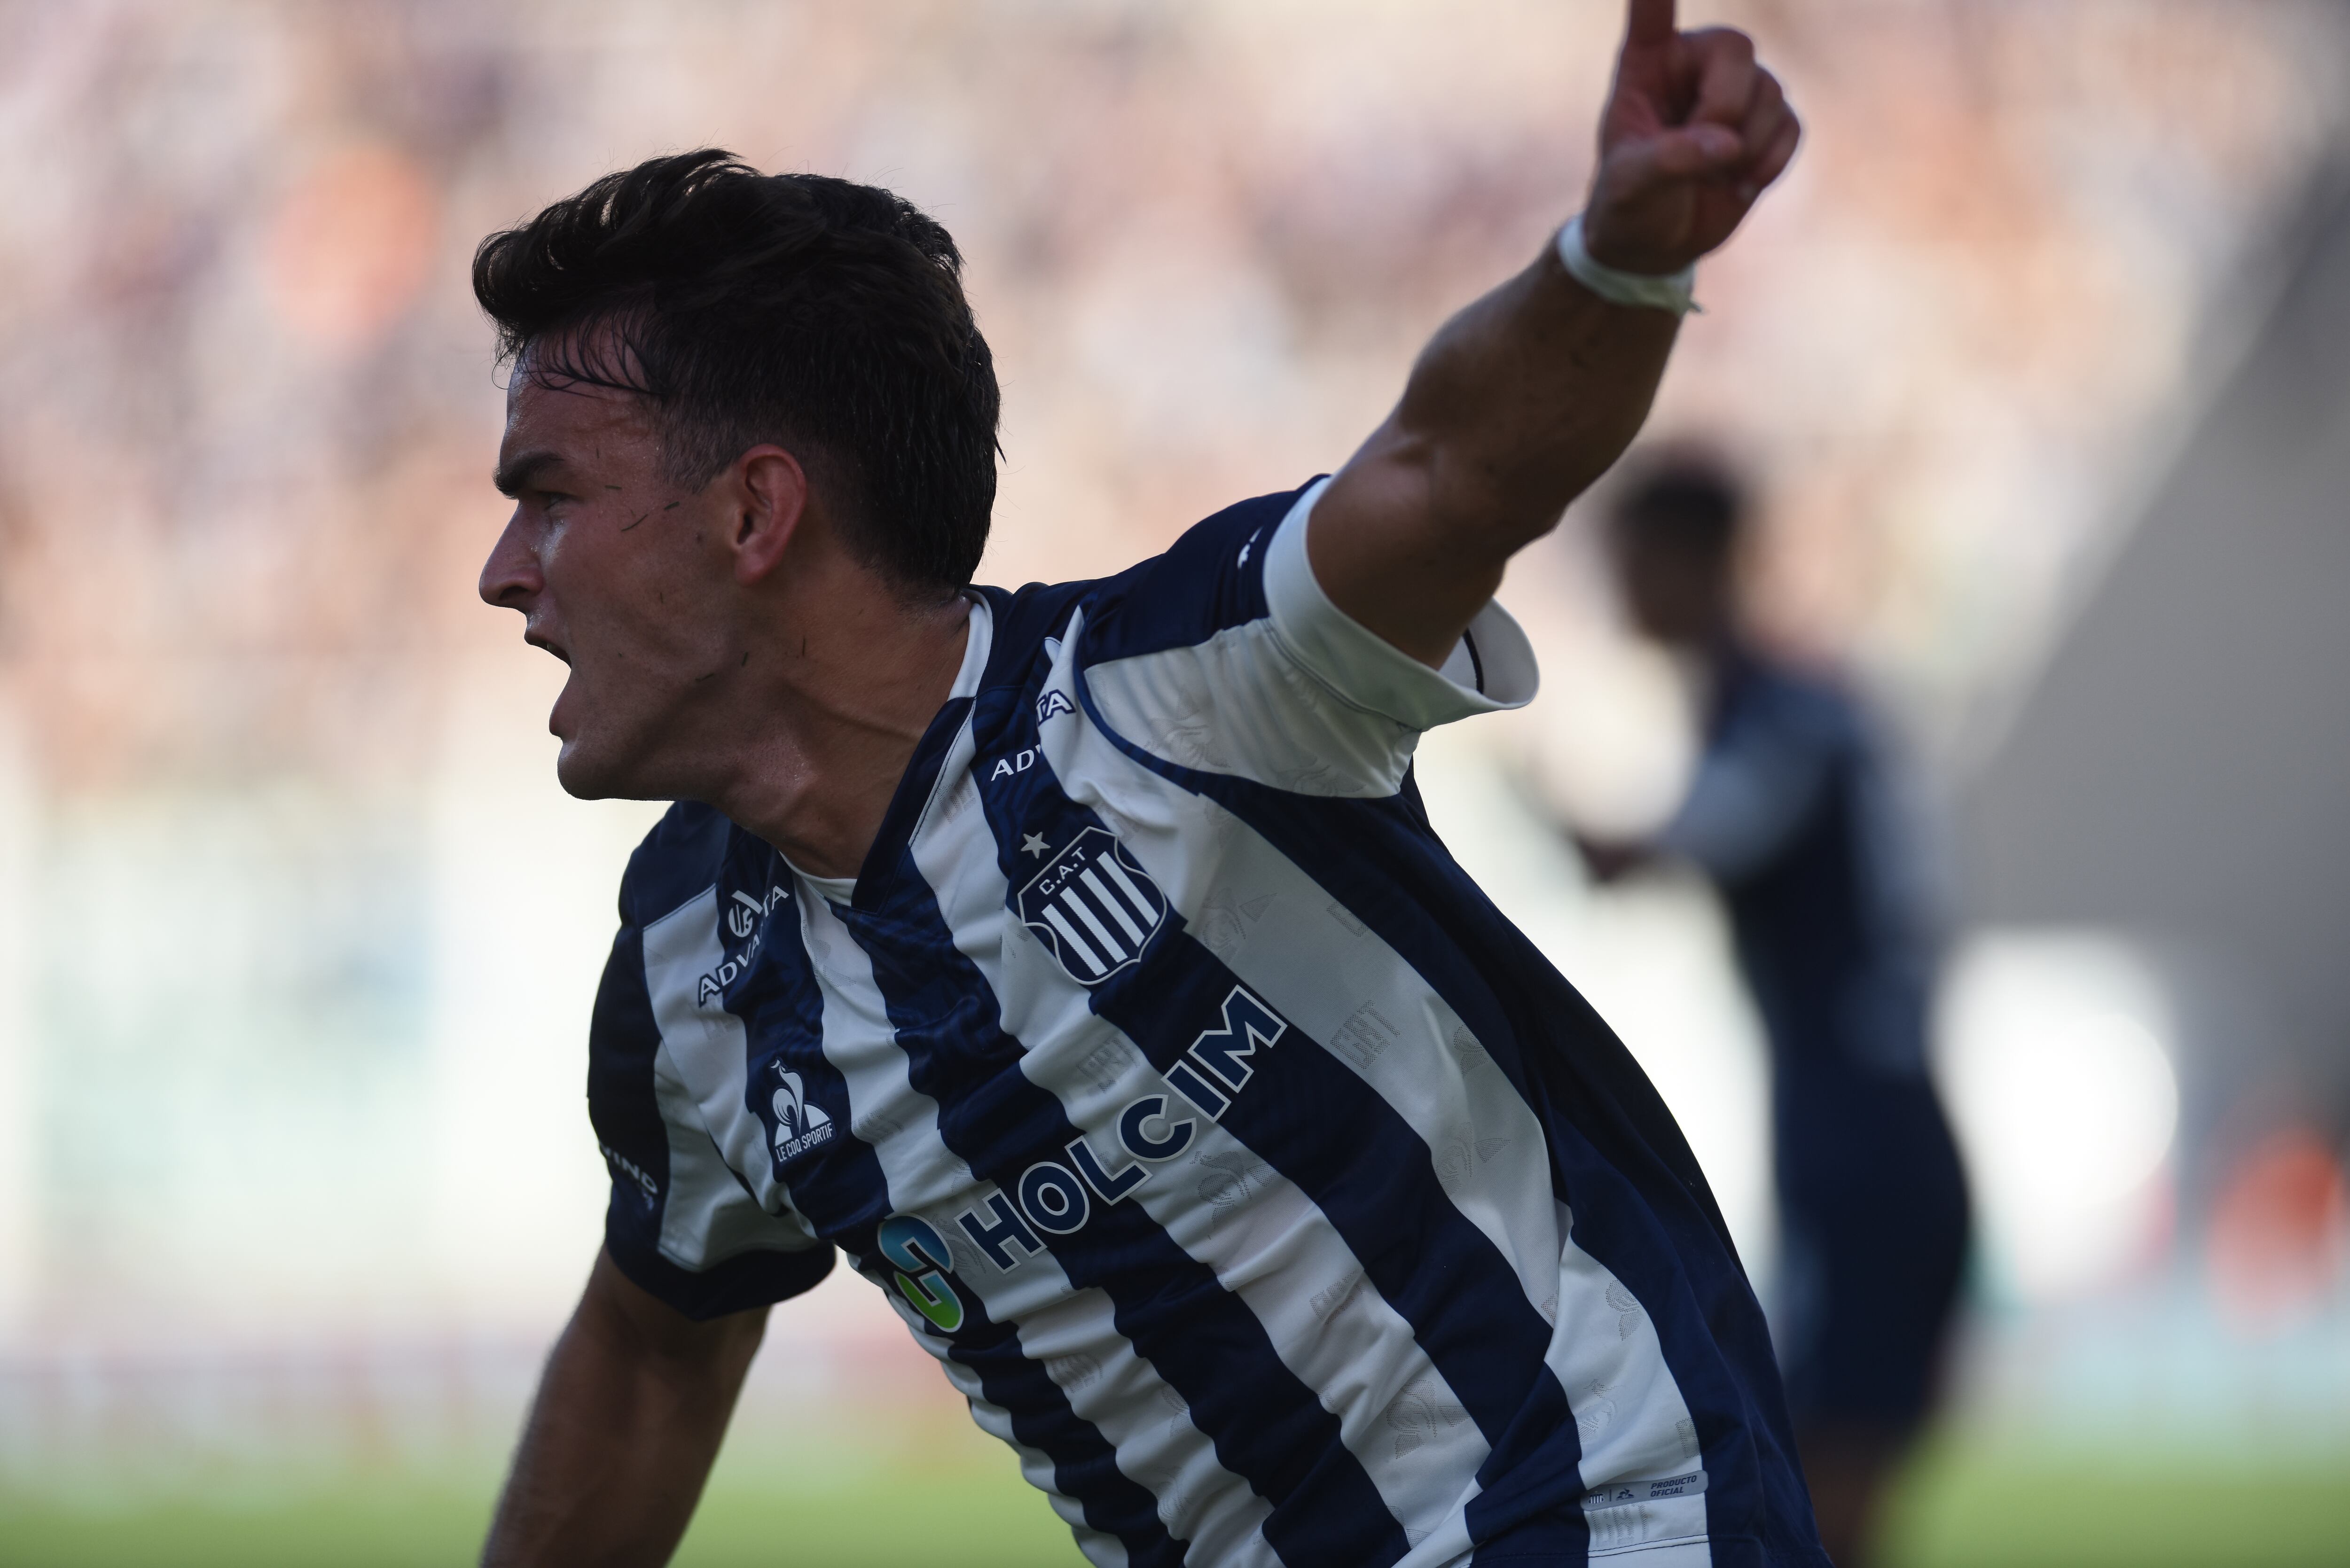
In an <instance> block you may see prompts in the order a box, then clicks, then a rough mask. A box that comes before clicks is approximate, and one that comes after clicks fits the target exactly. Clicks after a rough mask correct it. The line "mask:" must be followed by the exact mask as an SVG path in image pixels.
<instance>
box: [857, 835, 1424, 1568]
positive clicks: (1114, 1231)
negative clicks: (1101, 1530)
mask: <svg viewBox="0 0 2350 1568" xmlns="http://www.w3.org/2000/svg"><path fill="white" fill-rule="evenodd" d="M868 890H869V891H870V892H871V893H872V894H873V895H874V896H873V897H872V898H871V899H870V900H869V907H867V908H859V909H853V910H851V911H849V912H848V914H847V921H848V925H849V929H850V930H851V931H852V932H853V933H854V934H855V935H856V937H857V940H858V945H859V946H860V947H862V948H863V949H864V950H865V951H866V954H867V956H868V958H870V959H871V961H872V963H873V974H874V980H875V981H876V982H877V983H878V984H879V986H880V988H881V992H882V995H883V997H884V999H885V1000H886V1001H887V1002H888V1005H889V1016H890V1021H891V1023H893V1024H894V1025H895V1026H896V1028H897V1031H898V1039H899V1045H900V1046H901V1047H902V1048H903V1049H904V1050H905V1051H906V1053H907V1055H908V1058H909V1060H910V1064H911V1066H912V1070H913V1075H914V1085H915V1086H916V1087H917V1088H919V1089H920V1090H921V1091H922V1092H923V1093H924V1094H926V1095H929V1096H931V1098H932V1099H934V1100H935V1101H937V1102H938V1106H939V1130H940V1133H941V1137H943V1138H944V1139H945V1141H946V1144H947V1147H949V1148H950V1149H951V1150H952V1151H953V1152H954V1154H955V1155H956V1157H957V1158H961V1159H962V1160H963V1161H965V1162H966V1163H967V1164H968V1165H970V1167H971V1168H972V1171H973V1172H974V1173H975V1174H977V1175H979V1176H981V1177H983V1178H984V1179H988V1180H992V1181H993V1182H995V1183H996V1184H997V1185H998V1186H1000V1187H1002V1188H1003V1189H1005V1190H1006V1191H1014V1190H1016V1189H1017V1187H1018V1183H1019V1179H1020V1176H1021V1173H1022V1172H1023V1171H1024V1170H1025V1169H1027V1168H1028V1167H1029V1166H1030V1165H1031V1164H1033V1163H1035V1162H1036V1161H1039V1160H1045V1159H1052V1158H1055V1157H1057V1156H1060V1155H1061V1153H1062V1151H1063V1150H1065V1149H1066V1147H1067V1146H1068V1144H1069V1143H1070V1142H1071V1141H1073V1140H1074V1139H1076V1137H1078V1130H1077V1128H1076V1127H1075V1126H1074V1125H1073V1124H1071V1122H1070V1121H1069V1119H1068V1117H1067V1115H1066V1112H1065V1111H1064V1110H1063V1108H1062V1106H1061V1103H1060V1101H1059V1099H1058V1098H1057V1097H1056V1096H1054V1095H1053V1094H1052V1093H1051V1092H1049V1091H1048V1090H1045V1089H1044V1088H1042V1087H1040V1086H1038V1085H1035V1083H1033V1082H1031V1081H1030V1080H1029V1079H1028V1078H1027V1076H1026V1075H1024V1074H1023V1073H1022V1072H1021V1071H1020V1069H1019V1066H1018V1061H1017V1059H1018V1057H1019V1056H1020V1054H1022V1050H1023V1047H1022V1046H1021V1044H1020V1043H1019V1042H1018V1041H1017V1040H1014V1039H1013V1038H1012V1037H1011V1036H1009V1035H1007V1034H1005V1033H1003V1029H1002V1026H1001V1022H1000V1021H1001V1017H1002V1014H1001V1012H1000V1011H999V1009H998V1007H997V1005H996V1002H995V999H994V992H993V989H992V988H991V987H990V986H989V985H988V983H987V981H986V978H985V976H983V975H982V974H981V973H980V972H979V971H978V969H977V968H976V966H974V965H973V964H972V961H971V960H970V959H969V958H967V957H966V956H965V955H964V954H963V953H962V952H961V951H960V950H957V949H956V947H955V945H954V941H953V937H952V934H951V932H950V931H949V930H948V929H947V926H946V923H945V920H944V919H943V917H942V916H941V914H940V912H939V908H938V903H937V899H936V897H935V895H934V894H932V892H931V889H930V887H929V884H928V883H926V882H925V881H924V880H923V878H922V875H921V871H920V867H917V866H916V865H915V863H914V859H913V856H912V854H911V853H910V851H903V852H901V859H900V862H899V869H898V874H897V875H896V876H895V877H889V878H887V879H886V880H877V882H876V883H875V884H874V885H873V886H872V887H871V888H869V889H868V887H867V886H866V885H860V886H859V888H858V898H859V900H860V902H861V903H866V902H868V898H867V895H868ZM1048 1244H1049V1246H1050V1248H1051V1250H1052V1252H1053V1255H1054V1257H1055V1261H1057V1262H1059V1263H1060V1265H1061V1267H1062V1270H1063V1272H1065V1273H1066V1274H1067V1276H1068V1278H1069V1281H1070V1282H1071V1283H1072V1284H1075V1285H1077V1286H1079V1287H1087V1286H1090V1287H1093V1288H1096V1289H1098V1290H1100V1291H1102V1292H1103V1293H1105V1294H1106V1295H1107V1296H1108V1298H1109V1300H1110V1303H1111V1315H1112V1321H1113V1322H1114V1323H1115V1324H1116V1326H1117V1328H1118V1332H1119V1333H1120V1334H1123V1335H1125V1336H1126V1338H1127V1340H1128V1343H1129V1344H1131V1345H1133V1346H1134V1348H1135V1352H1136V1354H1137V1355H1140V1356H1142V1357H1143V1358H1144V1359H1145V1360H1147V1361H1149V1363H1150V1365H1151V1366H1152V1368H1153V1369H1154V1370H1155V1371H1156V1372H1157V1373H1158V1374H1159V1376H1160V1377H1161V1378H1162V1379H1163V1380H1164V1381H1165V1382H1166V1383H1167V1384H1168V1386H1170V1387H1172V1388H1173V1389H1174V1390H1175V1391H1176V1392H1177V1393H1178V1394H1180V1396H1181V1397H1183V1398H1184V1400H1185V1401H1187V1403H1188V1404H1189V1406H1190V1409H1191V1419H1192V1421H1193V1423H1194V1424H1195V1425H1196V1426H1198V1427H1199V1428H1200V1429H1201V1432H1202V1433H1203V1434H1205V1435H1206V1436H1207V1438H1209V1440H1210V1441H1211V1443H1212V1444H1213V1445H1214V1447H1215V1450H1216V1455H1217V1459H1218V1460H1219V1461H1220V1462H1221V1463H1222V1465H1223V1466H1224V1468H1225V1469H1228V1470H1230V1471H1232V1473H1233V1474H1234V1475H1237V1476H1239V1477H1240V1478H1241V1479H1242V1480H1245V1481H1246V1482H1247V1483H1248V1484H1249V1486H1250V1487H1251V1488H1252V1489H1253V1490H1255V1491H1256V1493H1257V1495H1258V1496H1260V1497H1262V1498H1263V1499H1264V1500H1265V1501H1267V1502H1268V1503H1270V1504H1271V1505H1272V1508H1273V1511H1272V1512H1271V1513H1270V1514H1269V1515H1268V1516H1267V1518H1266V1520H1265V1522H1264V1527H1263V1529H1264V1535H1265V1539H1266V1541H1267V1542H1268V1543H1270V1544H1271V1545H1272V1547H1273V1548H1274V1551H1275V1552H1278V1553H1279V1554H1280V1556H1281V1559H1282V1561H1283V1562H1284V1563H1291V1564H1296V1565H1301V1568H1302V1565H1305V1564H1324V1563H1326V1564H1330V1565H1331V1568H1338V1565H1340V1564H1345V1565H1347V1568H1376V1565H1378V1564H1383V1563H1392V1562H1394V1561H1395V1560H1397V1559H1398V1558H1399V1557H1401V1556H1402V1555H1403V1554H1404V1552H1405V1551H1406V1549H1407V1542H1406V1541H1405V1539H1404V1534H1403V1531H1402V1527H1401V1526H1400V1525H1399V1524H1398V1523H1397V1522H1396V1521H1395V1519H1394V1518H1393V1516H1392V1515H1390V1514H1389V1513H1388V1510H1387V1505H1386V1503H1385V1501H1383V1500H1382V1499H1381V1498H1380V1496H1379V1493H1378V1489H1377V1488H1376V1487H1375V1486H1373V1485H1372V1484H1371V1480H1370V1478H1369V1477H1368V1476H1367V1475H1366V1474H1365V1473H1364V1471H1363V1469H1362V1467H1361V1465H1360V1464H1359V1463H1357V1461H1356V1459H1355V1458H1354V1456H1353V1455H1352V1454H1351V1453H1349V1452H1348V1451H1347V1448H1346V1446H1345V1445H1344V1443H1343V1442H1341V1441H1340V1438H1339V1432H1338V1423H1337V1419H1336V1417H1334V1416H1332V1415H1331V1414H1330V1412H1329V1411H1328V1410H1326V1409H1325V1408H1323V1407H1322V1404H1321V1402H1320V1401H1319V1399H1317V1398H1316V1397H1315V1393H1314V1391H1313V1390H1312V1389H1311V1388H1309V1387H1307V1386H1305V1384H1303V1383H1301V1382H1300V1381H1299V1380H1298V1379H1297V1377H1296V1376H1295V1374H1294V1373H1292V1372H1291V1371H1290V1370H1289V1368H1288V1367H1287V1366H1284V1364H1283V1362H1282V1360H1281V1358H1280V1356H1279V1355H1278V1354H1277V1353H1276V1352H1275V1351H1274V1347H1273V1345H1272V1343H1271V1341H1270V1340H1269V1339H1268V1338H1267V1336H1266V1334H1265V1331H1264V1327H1263V1324H1261V1323H1259V1322H1258V1321H1257V1318H1256V1315H1255V1314H1253V1312H1251V1311H1250V1310H1249V1308H1248V1307H1247V1305H1246V1304H1245V1303H1243V1302H1242V1301H1241V1300H1240V1299H1239V1298H1238V1297H1236V1296H1234V1295H1232V1294H1231V1293H1229V1292H1227V1291H1226V1290H1225V1289H1224V1287H1223V1285H1222V1283H1221V1282H1219V1281H1218V1280H1217V1279H1216V1277H1215V1275H1214V1273H1213V1272H1212V1271H1211V1270H1210V1269H1208V1268H1207V1266H1206V1265H1204V1264H1202V1263H1201V1262H1199V1261H1198V1260H1196V1259H1194V1258H1193V1257H1191V1254H1190V1253H1188V1252H1186V1251H1183V1249H1182V1248H1181V1247H1180V1246H1178V1245H1177V1244H1176V1243H1175V1241H1173V1240H1172V1239H1171V1238H1170V1237H1169V1236H1168V1235H1167V1233H1166V1232H1165V1231H1163V1230H1161V1229H1160V1228H1159V1224H1158V1223H1157V1221H1155V1220H1152V1219H1151V1218H1150V1217H1149V1214H1147V1213H1146V1212H1144V1210H1142V1208H1141V1206H1140V1205H1139V1204H1134V1203H1119V1204H1106V1205H1100V1206H1097V1209H1096V1210H1095V1212H1094V1214H1093V1218H1092V1220H1090V1222H1089V1223H1087V1225H1086V1227H1085V1228H1084V1229H1083V1230H1082V1231H1078V1232H1076V1234H1074V1235H1066V1236H1055V1237H1052V1238H1050V1239H1049V1241H1048Z"/></svg>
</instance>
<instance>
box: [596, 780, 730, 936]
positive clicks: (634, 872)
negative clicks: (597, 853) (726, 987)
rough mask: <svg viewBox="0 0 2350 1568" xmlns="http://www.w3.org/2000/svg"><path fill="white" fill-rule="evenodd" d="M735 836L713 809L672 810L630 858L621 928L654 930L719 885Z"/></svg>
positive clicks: (681, 806) (683, 805)
mask: <svg viewBox="0 0 2350 1568" xmlns="http://www.w3.org/2000/svg"><path fill="white" fill-rule="evenodd" d="M733 831H734V825H733V823H732V822H730V821H728V820H727V819H726V818H725V817H724V816H723V815H720V814H719V813H718V812H717V811H715V810H713V809H712V808H711V807H709V806H706V805H696V804H694V803H693V802H691V801H680V802H678V803H677V804H676V805H672V806H671V807H670V808H669V810H668V811H667V812H666V813H665V814H663V815H662V816H661V819H660V821H659V822H657V823H655V824H654V825H653V830H652V831H651V832H650V833H648V834H646V835H645V837H644V842H643V843H641V844H639V845H638V846H637V847H636V850H635V852H634V853H632V854H631V855H630V856H629V868H628V870H627V871H626V872H624V873H623V874H622V875H621V877H620V921H621V923H622V924H623V925H629V926H639V927H642V926H647V925H650V924H651V923H652V922H653V921H655V920H658V919H660V918H661V917H662V916H663V915H666V914H668V913H669V912H670V911H671V909H676V908H677V907H678V906H679V905H681V904H682V903H684V902H685V901H686V900H687V899H689V898H692V897H693V896H694V895H695V894H697V893H699V892H701V891H702V889H703V888H707V887H709V886H710V885H711V884H712V882H714V881H716V880H717V879H718V873H719V870H720V868H721V867H723V865H724V863H725V858H726V846H727V844H728V842H729V840H730V839H731V838H732V836H733Z"/></svg>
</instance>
